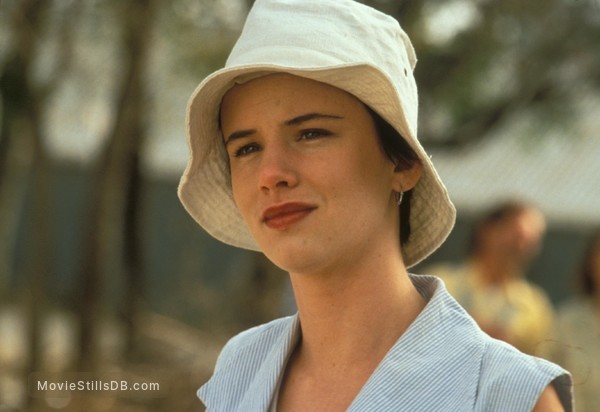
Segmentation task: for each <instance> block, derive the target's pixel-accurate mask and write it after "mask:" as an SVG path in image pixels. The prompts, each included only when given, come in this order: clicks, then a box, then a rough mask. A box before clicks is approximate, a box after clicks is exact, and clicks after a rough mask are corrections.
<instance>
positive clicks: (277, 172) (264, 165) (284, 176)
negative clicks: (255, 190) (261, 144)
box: [258, 147, 298, 192]
mask: <svg viewBox="0 0 600 412" xmlns="http://www.w3.org/2000/svg"><path fill="white" fill-rule="evenodd" d="M262 155H263V156H262V159H261V162H260V171H259V182H258V183H259V188H260V190H261V191H263V192H269V191H273V190H278V189H283V188H291V187H294V186H296V185H297V184H298V174H297V172H296V170H295V168H294V166H293V162H292V156H291V154H290V153H288V150H286V149H285V148H284V147H270V148H265V149H264V150H263V152H262Z"/></svg>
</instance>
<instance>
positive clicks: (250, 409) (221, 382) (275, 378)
mask: <svg viewBox="0 0 600 412" xmlns="http://www.w3.org/2000/svg"><path fill="white" fill-rule="evenodd" d="M411 279H412V281H413V283H414V285H415V286H416V288H417V289H418V290H419V292H420V293H421V295H423V297H424V298H425V299H426V300H427V301H428V303H427V305H426V307H425V309H424V310H423V311H422V312H421V314H420V315H419V316H418V318H417V319H416V320H415V321H414V322H413V324H412V325H411V326H410V327H409V329H408V330H407V331H406V332H405V333H404V334H403V335H402V336H401V337H400V339H398V341H397V342H396V344H395V345H394V346H393V347H392V348H391V349H390V351H389V352H388V353H387V355H386V356H385V357H384V359H383V360H382V362H381V363H380V364H379V366H378V367H377V368H376V370H375V371H374V372H373V375H371V377H370V378H369V380H368V381H367V382H366V384H365V385H364V386H363V388H362V389H361V391H360V393H359V394H358V395H357V396H356V398H355V399H354V401H353V402H352V404H351V405H350V407H349V408H348V410H349V411H410V412H418V411H424V412H425V411H426V412H431V411H452V412H455V411H456V412H458V411H482V412H483V411H510V412H519V411H531V410H532V408H533V407H534V405H535V404H536V402H537V399H538V397H539V396H540V394H541V392H542V391H543V390H544V388H545V387H546V386H547V385H549V384H550V383H553V385H554V387H555V389H556V391H557V393H558V395H559V397H560V399H561V401H562V403H563V405H564V408H565V410H566V411H572V410H573V406H572V394H571V386H572V384H571V377H570V375H569V374H568V373H567V372H566V371H565V370H564V369H562V368H560V367H559V366H557V365H555V364H553V363H550V362H548V361H545V360H542V359H539V358H535V357H532V356H529V355H525V354H523V353H521V352H519V351H517V350H516V349H514V348H513V347H512V346H510V345H508V344H506V343H504V342H500V341H498V340H495V339H492V338H490V337H489V336H487V335H486V334H484V333H483V332H482V331H481V330H480V329H479V327H478V326H477V325H476V324H475V322H474V321H473V320H472V318H471V317H470V316H469V315H468V314H467V313H466V312H465V311H464V310H463V309H462V308H461V307H460V306H459V305H458V304H457V303H456V301H455V300H454V299H453V298H452V297H451V296H450V295H449V294H448V292H447V291H446V289H445V287H444V284H443V282H442V281H441V280H439V279H438V278H436V277H432V276H416V275H411ZM299 331H300V322H299V319H298V316H297V315H295V316H290V317H287V318H282V319H278V320H275V321H273V322H270V323H267V324H265V325H261V326H258V327H255V328H252V329H249V330H247V331H245V332H242V333H240V334H239V335H237V336H236V337H234V338H232V339H231V340H230V341H229V342H228V343H227V345H226V346H225V348H224V349H223V351H222V352H221V355H220V356H219V359H218V360H217V365H216V367H215V372H214V374H213V376H212V378H211V379H210V380H209V381H208V382H207V383H206V384H204V385H203V386H202V387H201V388H200V389H199V390H198V396H199V397H200V399H201V400H202V401H203V402H204V404H205V405H206V407H207V411H209V412H234V411H239V412H242V411H243V412H266V411H268V410H269V406H270V404H271V400H272V399H273V397H274V395H275V391H276V389H277V386H278V382H279V379H280V377H281V375H282V374H283V372H284V370H285V366H286V360H287V358H288V356H289V354H290V353H291V351H293V349H294V346H295V345H296V342H297V340H298V336H299Z"/></svg>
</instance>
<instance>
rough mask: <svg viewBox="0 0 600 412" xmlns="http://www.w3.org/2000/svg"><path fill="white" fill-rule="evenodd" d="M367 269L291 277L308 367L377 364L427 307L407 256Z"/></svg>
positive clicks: (302, 352) (303, 355)
mask: <svg viewBox="0 0 600 412" xmlns="http://www.w3.org/2000/svg"><path fill="white" fill-rule="evenodd" d="M367 267H370V270H368V271H366V270H361V269H355V270H353V271H345V272H344V273H330V274H328V275H327V276H323V275H318V276H317V275H294V274H292V275H291V276H292V283H293V285H294V292H295V295H296V301H297V305H298V311H299V315H300V322H301V327H302V341H301V349H300V350H301V356H302V357H303V358H304V360H305V361H306V362H308V363H307V364H308V365H315V366H317V365H320V366H321V367H322V366H323V365H348V364H349V363H351V362H365V363H371V364H374V365H375V366H376V365H377V364H378V363H379V361H380V360H381V359H382V358H383V356H384V355H385V353H387V351H388V350H389V349H390V348H391V346H392V345H393V344H394V343H395V342H396V341H397V340H398V338H399V337H400V336H401V335H402V334H403V333H404V331H405V330H406V329H407V328H408V327H409V326H410V324H411V323H412V322H413V321H414V320H415V318H416V317H417V316H418V314H419V313H420V312H421V310H422V309H423V307H424V306H425V301H424V299H423V298H422V297H421V296H420V294H419V293H418V292H417V290H416V289H415V288H414V286H413V284H412V282H411V281H410V279H409V277H408V276H407V274H406V270H405V268H404V265H403V264H402V263H401V260H400V262H396V263H392V264H388V265H381V264H380V265H376V266H373V265H367Z"/></svg>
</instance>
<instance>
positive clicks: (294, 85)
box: [221, 74, 420, 273]
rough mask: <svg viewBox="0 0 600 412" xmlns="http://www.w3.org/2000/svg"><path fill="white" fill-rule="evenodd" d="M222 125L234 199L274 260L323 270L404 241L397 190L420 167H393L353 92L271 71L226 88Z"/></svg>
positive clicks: (301, 269) (308, 269)
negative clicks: (396, 200)
mask: <svg viewBox="0 0 600 412" xmlns="http://www.w3.org/2000/svg"><path fill="white" fill-rule="evenodd" d="M221 127H222V132H223V138H224V141H225V145H226V149H227V153H228V156H229V162H230V169H231V183H232V188H233V196H234V200H235V202H236V204H237V206H238V208H239V210H240V212H241V214H242V216H243V217H244V220H245V221H246V224H247V225H248V227H249V229H250V232H251V233H252V235H253V236H254V238H255V240H256V241H257V243H258V245H259V246H260V247H261V249H262V250H263V252H264V253H265V254H266V255H267V256H268V257H269V258H270V259H271V260H272V261H273V262H274V263H275V264H277V265H278V266H280V267H281V268H283V269H285V270H288V271H290V272H305V273H308V272H315V271H327V270H332V269H335V268H339V267H340V266H339V265H349V264H353V263H352V262H354V260H355V258H358V257H361V256H362V257H364V256H369V254H373V253H381V250H382V249H381V247H382V246H383V245H385V247H388V248H389V247H394V248H398V247H399V245H398V244H399V241H398V209H397V206H396V204H395V202H394V196H393V193H394V191H398V190H400V187H402V189H403V190H408V189H410V188H412V187H413V186H414V185H415V184H416V181H417V180H418V177H419V173H420V169H418V167H415V168H413V169H411V170H406V171H396V170H395V166H394V164H393V163H392V162H391V161H390V160H389V159H388V158H387V157H386V155H385V154H384V152H383V150H382V148H381V146H380V144H379V140H378V137H377V135H376V132H375V128H374V125H373V121H372V119H371V117H370V115H369V113H368V112H367V110H366V108H365V107H364V106H363V104H362V103H361V102H360V101H358V100H357V99H356V98H355V97H353V96H351V95H350V94H348V93H346V92H344V91H341V90H339V89H337V88H334V87H332V86H329V85H325V84H323V83H319V82H316V81H312V80H308V79H304V78H300V77H296V76H292V75H288V74H273V75H268V76H265V77H261V78H258V79H254V80H251V81H249V82H247V83H244V84H241V85H236V86H235V87H233V88H232V89H231V90H230V91H229V92H228V93H227V94H226V95H225V97H224V99H223V102H222V106H221ZM386 242H387V243H386ZM390 243H392V244H393V246H392V244H390Z"/></svg>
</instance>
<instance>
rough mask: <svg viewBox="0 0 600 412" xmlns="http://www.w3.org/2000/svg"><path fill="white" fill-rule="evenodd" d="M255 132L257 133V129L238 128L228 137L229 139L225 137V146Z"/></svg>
mask: <svg viewBox="0 0 600 412" xmlns="http://www.w3.org/2000/svg"><path fill="white" fill-rule="evenodd" d="M254 133H256V130H255V129H248V130H238V131H237V132H233V133H231V134H230V135H229V136H228V137H227V139H225V147H227V145H228V144H229V143H231V142H232V141H234V140H237V139H242V138H244V137H247V136H251V135H253V134H254Z"/></svg>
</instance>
